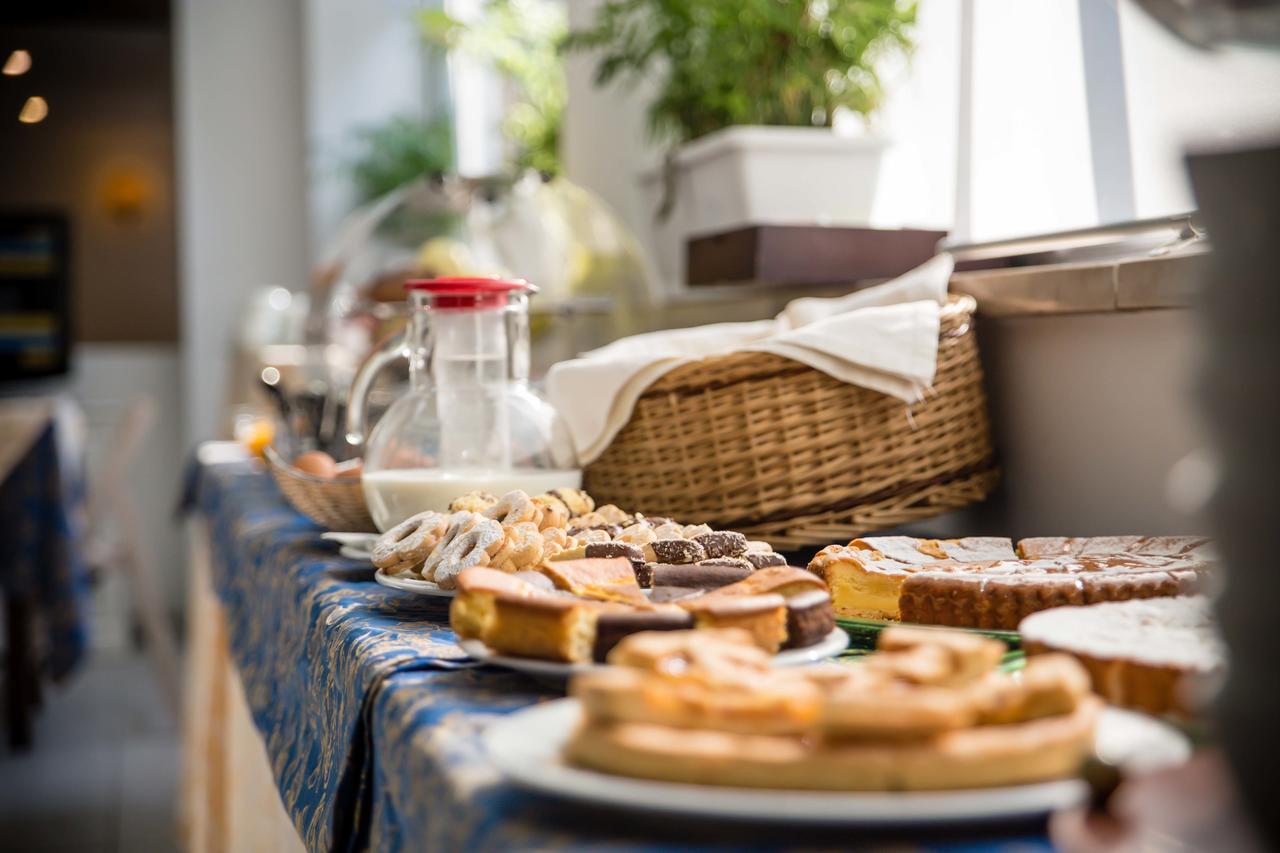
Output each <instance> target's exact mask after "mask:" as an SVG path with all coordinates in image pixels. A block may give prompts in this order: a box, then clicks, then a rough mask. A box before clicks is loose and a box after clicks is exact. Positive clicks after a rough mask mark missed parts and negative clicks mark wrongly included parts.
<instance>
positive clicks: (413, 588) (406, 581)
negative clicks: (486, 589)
mask: <svg viewBox="0 0 1280 853" xmlns="http://www.w3.org/2000/svg"><path fill="white" fill-rule="evenodd" d="M373 579H374V580H376V581H377V582H378V583H380V584H382V585H383V586H385V587H389V588H390V589H398V590H400V591H401V592H412V593H415V594H417V595H429V596H432V597H434V598H453V597H454V596H455V595H457V594H458V591H457V590H456V589H441V588H440V587H439V585H437V584H436V583H435V582H434V581H427V580H423V579H422V578H406V577H401V576H399V575H389V574H387V573H386V572H384V571H382V569H378V570H377V571H376V572H374V573H373Z"/></svg>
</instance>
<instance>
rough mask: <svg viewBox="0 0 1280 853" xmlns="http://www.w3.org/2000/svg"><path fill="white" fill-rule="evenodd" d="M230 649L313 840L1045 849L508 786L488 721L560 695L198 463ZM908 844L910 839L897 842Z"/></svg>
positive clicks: (1034, 838) (256, 473)
mask: <svg viewBox="0 0 1280 853" xmlns="http://www.w3.org/2000/svg"><path fill="white" fill-rule="evenodd" d="M194 491H195V501H196V502H197V503H198V508H199V510H200V511H201V512H202V513H203V515H204V516H205V517H206V519H207V520H208V522H209V527H210V533H211V541H212V547H213V557H214V559H213V581H214V587H215V589H216V592H217V594H218V596H219V599H220V600H221V602H222V604H223V607H224V612H225V614H226V620H227V629H228V636H229V640H230V644H231V654H232V658H233V660H234V662H235V664H236V666H237V667H238V669H239V672H240V676H241V679H242V681H243V682H244V688H245V695H246V697H247V699H248V703H249V706H250V711H251V713H252V715H253V718H254V721H255V723H256V724H257V727H258V729H259V730H260V731H261V733H262V736H263V740H264V741H265V744H266V748H267V754H268V756H269V758H270V762H271V766H272V770H273V772H274V773H275V777H276V781H277V784H278V786H279V789H280V795H281V798H282V800H283V802H284V805H285V807H286V809H287V810H288V812H289V814H290V815H291V816H292V818H293V820H294V823H295V825H296V826H297V828H298V832H299V834H300V835H301V837H302V839H303V841H304V842H305V843H306V845H307V847H308V848H309V849H311V850H359V849H364V848H371V849H374V850H502V849H529V848H536V849H549V848H551V849H559V848H574V849H588V848H590V849H598V848H600V847H609V848H610V849H637V850H639V849H654V848H657V847H663V848H676V849H713V848H714V849H720V848H734V849H778V848H780V847H788V846H797V845H803V846H805V847H806V848H818V849H821V848H834V849H840V848H847V847H849V846H853V845H858V846H861V845H863V844H864V843H871V844H878V843H881V842H882V843H884V844H886V845H892V846H894V847H895V848H897V849H903V848H904V847H907V848H915V849H948V850H970V849H974V850H976V849H983V850H986V849H1009V850H1014V849H1016V850H1019V851H1023V850H1041V849H1048V845H1047V843H1046V842H1045V840H1044V836H1043V827H1042V826H1036V825H1031V826H1027V825H1022V826H1011V827H1006V828H1004V831H1003V832H1002V833H999V834H997V833H993V830H992V829H991V828H990V827H988V828H985V829H982V830H979V834H978V835H976V836H974V835H972V833H965V834H959V833H957V832H956V831H951V832H944V833H937V834H934V835H932V836H929V837H925V836H923V835H921V834H920V833H914V834H913V835H912V837H911V838H910V839H904V838H903V837H902V836H901V835H898V836H896V837H895V836H871V835H867V834H865V833H857V834H851V833H849V832H848V831H843V832H840V833H834V834H833V833H831V832H827V833H825V834H823V833H819V834H816V835H810V834H797V833H796V832H794V831H783V830H780V829H771V830H766V829H761V828H759V827H733V826H729V825H725V824H716V823H708V822H698V821H688V820H675V819H668V818H655V817H652V816H644V815H628V814H623V813H614V812H607V811H602V810H598V809H590V808H585V807H580V806H575V805H573V804H571V803H564V802H559V801H554V800H550V799H547V798H543V797H539V796H535V795H532V794H529V793H526V792H523V791H520V790H518V789H516V788H514V787H512V786H510V785H507V784H506V783H504V782H503V781H502V779H501V778H499V776H498V774H497V771H496V770H495V769H494V768H493V767H492V765H491V764H490V763H489V761H488V760H487V758H486V757H485V755H484V753H483V750H482V748H481V745H480V733H481V732H482V730H483V728H484V726H485V725H486V724H487V723H489V722H490V721H492V720H493V719H495V718H496V717H498V716H500V715H502V714H506V713H510V712H511V711H513V710H517V709H519V708H523V707H526V706H528V705H530V704H532V703H534V702H538V701H544V700H546V699H550V698H556V696H557V694H556V693H555V692H554V691H553V690H551V689H549V688H548V687H547V686H546V685H544V684H542V683H539V682H536V681H533V680H531V679H529V678H526V677H525V676H521V675H518V674H515V673H510V672H505V671H502V670H498V669H493V668H488V667H476V666H474V665H473V664H472V663H471V662H470V661H467V660H466V659H465V657H464V656H463V654H462V652H461V650H460V649H458V648H457V646H456V645H454V638H453V634H452V632H450V631H449V630H448V627H447V624H448V611H447V609H446V607H445V606H444V603H442V602H441V601H440V600H438V599H422V598H415V597H413V596H410V595H406V594H404V593H398V592H395V591H393V590H389V589H386V588H384V587H381V586H379V585H377V584H376V583H375V582H374V580H373V571H372V568H371V567H368V566H367V564H366V565H361V564H360V563H358V562H355V561H352V560H348V559H344V558H342V557H340V556H338V555H337V554H336V551H335V549H334V547H333V546H332V545H330V544H329V543H326V542H324V541H323V540H321V539H320V533H321V531H320V530H319V529H318V528H317V527H316V526H315V525H313V524H311V523H310V522H308V521H307V520H306V519H304V518H303V517H302V516H300V515H299V514H297V513H296V512H294V511H293V510H292V509H290V508H289V507H288V506H286V505H285V503H284V502H283V499H282V498H281V496H280V494H279V492H278V491H277V490H276V487H275V485H274V483H273V482H272V481H271V479H270V478H269V477H268V476H267V475H266V474H265V473H264V472H262V471H261V470H259V469H257V468H254V467H252V466H250V465H248V464H223V465H216V466H207V467H204V468H202V469H200V471H199V473H198V477H197V482H196V486H195V490H194ZM907 841H910V842H911V843H904V842H907Z"/></svg>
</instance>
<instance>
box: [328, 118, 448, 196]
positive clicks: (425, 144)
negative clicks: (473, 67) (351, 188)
mask: <svg viewBox="0 0 1280 853" xmlns="http://www.w3.org/2000/svg"><path fill="white" fill-rule="evenodd" d="M356 140H357V145H358V147H359V148H360V154H359V155H358V156H357V157H356V158H355V159H354V160H353V161H352V162H351V165H350V169H351V177H352V180H353V181H355V185H356V192H357V193H358V195H359V196H360V201H361V202H362V203H363V202H366V201H370V200H372V199H375V198H379V197H380V196H383V195H386V194H387V193H389V192H391V191H392V190H394V189H395V188H397V187H400V186H403V185H404V184H407V183H408V182H409V181H411V180H413V179H414V178H419V177H422V176H423V175H431V174H441V173H444V172H448V171H450V170H451V169H452V168H453V128H452V126H451V125H450V123H449V121H448V119H445V118H436V119H432V120H430V121H421V120H419V119H413V118H408V117H405V116H399V117H396V118H393V119H391V120H390V121H388V122H387V123H386V124H382V125H378V126H376V127H365V128H362V129H360V130H358V131H357V132H356Z"/></svg>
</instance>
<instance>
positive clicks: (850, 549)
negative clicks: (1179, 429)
mask: <svg viewBox="0 0 1280 853" xmlns="http://www.w3.org/2000/svg"><path fill="white" fill-rule="evenodd" d="M1016 558H1017V555H1016V554H1015V553H1014V550H1013V540H1011V539H1003V538H997V537H971V538H967V539H913V538H911V537H909V536H879V537H868V538H866V539H854V540H853V541H852V542H850V543H849V544H848V545H843V546H841V545H829V546H828V547H826V548H823V549H822V550H821V551H819V552H818V555H817V556H816V557H814V559H813V561H812V562H810V563H809V571H811V572H813V573H814V574H816V575H818V576H819V577H820V578H822V579H823V580H824V581H826V583H827V586H828V587H829V588H830V589H831V599H832V603H833V605H834V607H835V611H836V613H837V614H839V615H840V616H848V617H853V618H861V619H898V618H900V615H901V614H900V611H899V606H898V599H899V597H900V595H901V592H902V584H903V582H904V581H905V580H906V579H907V577H908V576H909V575H911V574H913V573H915V572H917V571H920V570H921V569H923V568H924V567H926V566H936V565H937V564H939V563H957V564H958V563H975V562H982V561H997V560H1013V559H1016Z"/></svg>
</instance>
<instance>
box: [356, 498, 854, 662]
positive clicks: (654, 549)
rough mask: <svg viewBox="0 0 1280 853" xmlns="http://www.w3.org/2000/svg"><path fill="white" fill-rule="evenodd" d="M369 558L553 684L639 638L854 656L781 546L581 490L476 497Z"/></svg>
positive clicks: (470, 636)
mask: <svg viewBox="0 0 1280 853" xmlns="http://www.w3.org/2000/svg"><path fill="white" fill-rule="evenodd" d="M344 547H345V545H344ZM368 559H370V561H371V562H372V563H373V564H374V565H375V566H376V567H377V572H376V573H375V578H376V579H377V581H378V583H380V584H383V585H384V586H388V587H392V588H395V589H400V590H405V591H409V592H415V593H418V594H422V595H433V596H443V597H448V598H453V599H454V601H453V603H452V605H451V608H450V622H451V624H452V626H453V628H454V630H455V632H456V633H457V634H458V637H459V642H460V645H461V646H462V647H463V648H464V649H465V650H466V651H467V653H468V654H469V655H470V656H471V657H473V658H475V659H477V660H481V661H485V662H488V663H494V664H498V665H503V666H507V667H510V668H513V669H521V670H525V671H529V672H532V673H536V674H541V675H556V676H559V677H564V676H567V675H568V674H569V673H571V672H573V671H576V670H580V669H584V668H590V667H591V666H592V665H594V664H598V663H600V662H602V661H603V660H604V657H605V655H606V654H607V653H608V651H609V650H610V649H611V648H612V647H613V645H615V644H616V643H617V642H618V640H620V639H621V638H622V637H625V636H627V635H629V634H633V633H636V632H639V631H676V630H686V629H694V628H717V627H740V628H743V629H744V630H747V631H749V632H750V633H751V635H752V636H753V637H754V638H755V640H756V643H757V645H759V647H760V648H761V649H764V650H766V651H767V652H768V653H770V654H773V655H775V657H774V661H775V663H776V664H777V665H781V666H789V665H797V664H803V663H809V662H812V661H815V660H821V659H823V658H826V657H831V656H833V655H837V654H839V653H840V652H841V651H843V650H844V648H845V647H846V645H847V644H848V637H847V635H846V634H845V633H844V632H843V631H842V630H840V629H839V628H838V627H837V626H836V624H835V614H834V612H833V610H832V607H831V597H830V595H829V594H828V592H827V588H826V584H825V583H824V582H823V581H822V579H820V578H819V577H818V576H817V575H815V574H813V573H812V572H809V571H806V570H805V569H801V568H796V567H792V566H788V565H787V564H786V560H785V559H784V558H783V557H782V556H781V555H780V554H777V553H775V552H774V551H773V549H772V548H771V547H770V546H769V545H768V543H765V542H758V541H757V542H753V541H750V540H748V539H747V538H746V537H745V536H743V535H742V534H741V533H737V532H734V531H721V530H713V529H711V528H710V527H709V526H707V525H705V524H694V525H684V524H679V523H677V522H674V521H672V520H671V519H668V518H654V517H646V516H644V515H640V514H633V513H626V512H623V511H622V510H620V509H618V508H617V507H615V506H611V505H606V506H601V507H597V506H596V504H595V501H594V500H593V499H592V498H591V496H590V495H589V494H587V493H586V492H583V491H581V490H579V489H556V490H553V491H550V492H546V493H543V494H539V495H534V496H529V495H527V494H526V493H524V492H523V491H519V490H515V491H511V492H508V493H507V494H505V495H503V496H502V497H501V498H499V497H496V496H494V495H489V494H485V493H483V492H470V493H468V494H466V495H462V496H461V497H459V498H457V499H456V500H454V501H453V502H452V504H451V505H450V506H449V511H448V512H445V513H440V512H423V513H419V514H417V515H414V516H412V517H411V518H409V519H406V520H405V521H404V522H402V523H400V524H397V525H395V526H393V527H392V528H390V529H389V530H387V531H386V532H385V533H383V534H382V535H381V536H379V537H378V538H377V540H376V541H375V542H374V543H373V546H372V549H371V551H370V555H369V558H368Z"/></svg>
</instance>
